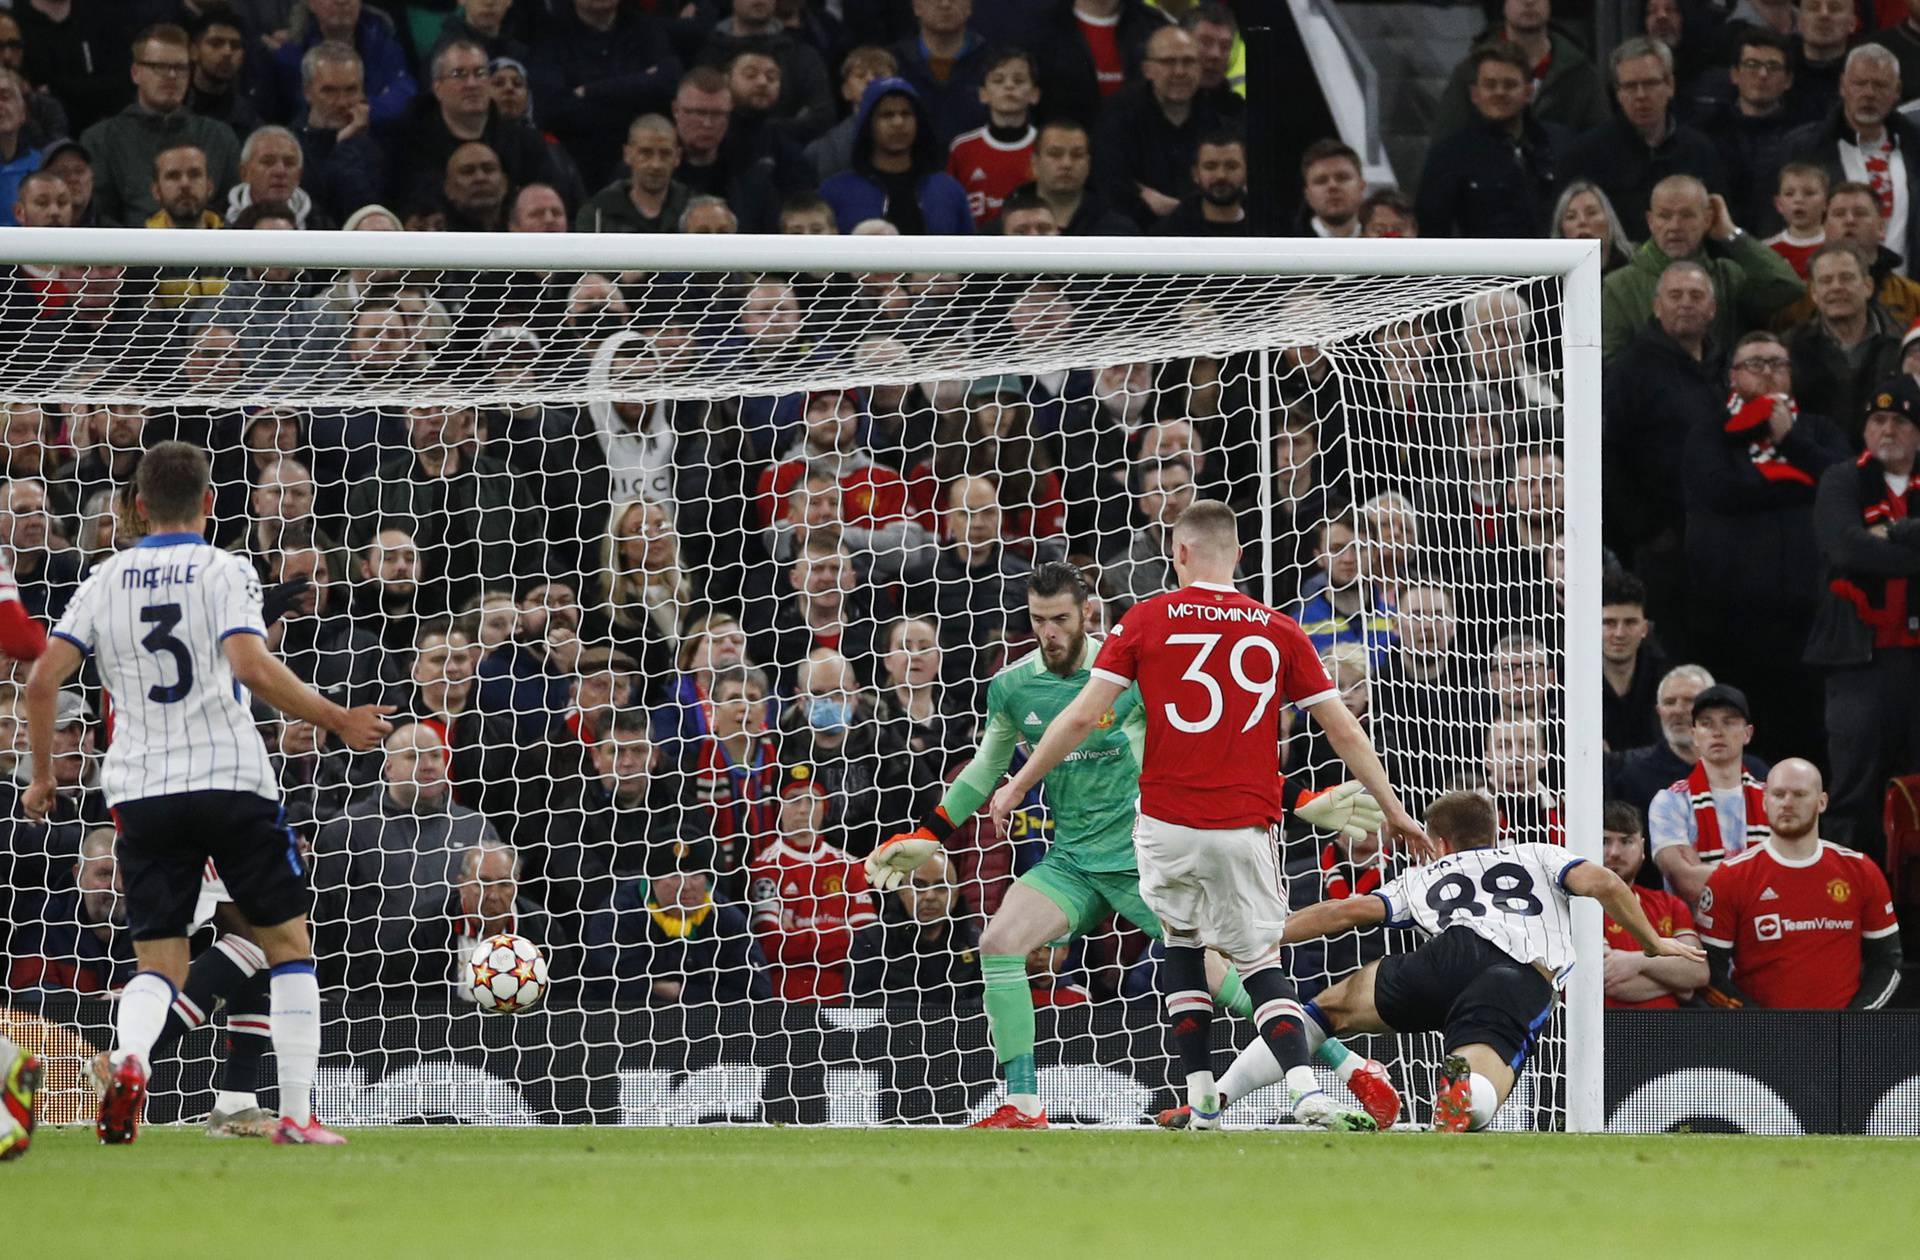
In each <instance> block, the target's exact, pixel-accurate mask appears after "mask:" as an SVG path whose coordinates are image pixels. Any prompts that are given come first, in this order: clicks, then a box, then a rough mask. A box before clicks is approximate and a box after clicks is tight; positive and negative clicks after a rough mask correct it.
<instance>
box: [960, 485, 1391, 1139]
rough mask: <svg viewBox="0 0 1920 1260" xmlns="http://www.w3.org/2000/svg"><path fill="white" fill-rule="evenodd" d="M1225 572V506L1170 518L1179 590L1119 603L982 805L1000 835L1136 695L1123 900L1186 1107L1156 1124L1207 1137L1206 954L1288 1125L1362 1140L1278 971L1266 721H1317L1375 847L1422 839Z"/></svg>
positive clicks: (1273, 615) (1331, 692) (1367, 756)
mask: <svg viewBox="0 0 1920 1260" xmlns="http://www.w3.org/2000/svg"><path fill="white" fill-rule="evenodd" d="M1239 559H1240V544H1239V539H1238V537H1237V535H1236V532H1235V526H1234V517H1233V509H1231V508H1229V507H1228V506H1227V505H1226V504H1224V503H1214V502H1199V503H1195V504H1194V505H1193V506H1192V507H1190V508H1188V509H1187V510H1186V512H1184V513H1183V514H1182V515H1181V517H1180V520H1179V522H1178V523H1177V524H1176V525H1175V526H1174V529H1173V569H1174V573H1175V575H1176V576H1177V577H1178V578H1179V580H1180V583H1181V588H1180V589H1179V590H1177V591H1174V592H1172V593H1170V594H1166V595H1156V596H1154V597H1153V598H1152V599H1149V600H1145V601H1143V602H1141V603H1139V604H1137V605H1135V606H1134V607H1133V608H1132V609H1131V610H1129V611H1128V613H1127V615H1126V616H1125V617H1124V618H1122V619H1121V621H1120V623H1119V624H1118V625H1116V626H1115V627H1114V629H1113V633H1112V634H1111V635H1110V636H1108V638H1107V640H1106V642H1105V643H1103V644H1101V646H1100V650H1099V654H1098V655H1097V656H1096V657H1095V659H1094V662H1093V667H1092V669H1091V671H1090V674H1091V677H1090V678H1089V679H1088V681H1087V683H1086V685H1085V686H1083V687H1082V688H1081V689H1080V693H1079V694H1078V695H1077V696H1075V697H1074V699H1073V702H1072V703H1071V704H1069V705H1067V706H1066V708H1065V709H1063V710H1062V711H1061V713H1060V715H1059V716H1058V717H1057V718H1055V719H1054V720H1053V721H1052V723H1050V724H1049V725H1048V726H1047V732H1046V735H1045V736H1044V737H1043V738H1042V739H1041V740H1040V742H1039V744H1038V746H1036V747H1035V748H1034V750H1033V755H1032V756H1031V757H1030V758H1029V759H1028V761H1027V764H1026V765H1025V766H1024V767H1022V768H1021V770H1020V773H1019V774H1017V775H1015V776H1014V778H1013V780H1012V782H1010V783H1008V784H1007V785H1006V786H1005V787H1003V788H1001V789H1000V791H999V792H998V793H997V794H996V795H995V796H994V798H993V804H992V807H991V808H992V815H993V820H994V824H995V826H996V827H1003V826H1004V824H1005V821H1006V818H1007V815H1008V814H1009V813H1011V812H1012V810H1013V809H1014V807H1015V806H1017V805H1018V804H1019V803H1020V801H1021V800H1022V799H1024V798H1025V796H1026V794H1027V793H1028V792H1029V791H1031V790H1032V788H1033V786H1034V784H1036V783H1038V782H1039V781H1040V780H1041V779H1042V778H1043V777H1044V776H1046V775H1047V774H1048V773H1049V772H1051V771H1052V770H1053V768H1054V767H1055V766H1057V765H1059V764H1060V763H1061V762H1062V761H1064V760H1065V759H1066V758H1067V757H1068V755H1069V754H1071V753H1073V752H1074V750H1075V749H1077V748H1079V747H1080V745H1081V743H1082V741H1083V740H1085V739H1086V737H1087V736H1088V734H1089V733H1090V732H1092V731H1095V730H1097V729H1098V728H1099V724H1100V722H1101V721H1102V719H1103V716H1104V715H1105V714H1107V713H1109V712H1111V711H1112V710H1113V708H1114V706H1115V705H1116V704H1118V703H1120V699H1121V697H1122V695H1124V694H1126V693H1128V692H1129V690H1130V689H1131V688H1133V687H1134V685H1135V682H1136V680H1137V682H1138V685H1139V690H1138V694H1139V696H1140V704H1141V708H1142V709H1144V710H1145V716H1146V740H1145V748H1144V751H1143V756H1142V760H1141V773H1140V796H1139V814H1138V817H1137V819H1136V820H1135V822H1134V827H1133V841H1134V853H1135V857H1136V858H1137V860H1138V862H1139V867H1140V895H1141V897H1142V899H1143V900H1144V901H1145V902H1146V903H1147V905H1148V907H1149V908H1150V909H1151V910H1152V911H1153V913H1154V914H1155V915H1156V916H1157V917H1158V918H1159V920H1160V922H1161V923H1162V924H1163V925H1164V927H1165V929H1166V942H1167V951H1166V960H1165V961H1164V962H1163V963H1162V964H1161V967H1160V981H1161V989H1162V992H1163V994H1164V996H1165V999H1166V1008H1167V1015H1168V1017H1169V1019H1170V1020H1171V1022H1172V1024H1173V1034H1174V1041H1175V1044H1176V1045H1177V1046H1178V1047H1179V1051H1180V1060H1181V1064H1182V1066H1183V1067H1184V1069H1185V1071H1186V1079H1187V1108H1188V1110H1186V1111H1185V1112H1178V1111H1176V1112H1175V1113H1172V1114H1171V1116H1170V1120H1171V1122H1172V1123H1174V1124H1178V1125H1180V1126H1181V1127H1191V1128H1196V1129H1211V1128H1217V1127H1218V1126H1219V1123H1220V1111H1221V1104H1220V1098H1219V1091H1218V1089H1217V1088H1216V1087H1215V1084H1214V1078H1213V1066H1212V1046H1211V1036H1212V1033H1211V1029H1212V1024H1213V998H1212V996H1211V995H1210V994H1209V992H1208V986H1207V975H1206V951H1207V949H1208V947H1211V948H1213V949H1216V950H1218V951H1219V952H1220V953H1222V954H1224V955H1225V956H1226V957H1227V959H1228V960H1229V961H1230V962H1232V963H1233V965H1234V967H1235V968H1236V969H1238V971H1239V974H1240V981H1241V984H1242V985H1244V986H1245V988H1246V991H1247V995H1248V997H1249V998H1250V999H1251V1001H1252V1005H1253V1022H1254V1025H1255V1027H1257V1028H1258V1029H1259V1030H1260V1036H1261V1038H1262V1039H1263V1040H1264V1041H1265V1042H1266V1043H1267V1045H1268V1046H1269V1047H1270V1048H1271V1049H1272V1051H1273V1054H1274V1057H1275V1059H1276V1060H1277V1061H1278V1062H1279V1063H1280V1064H1281V1065H1282V1066H1283V1067H1285V1068H1286V1069H1287V1083H1288V1086H1289V1088H1290V1089H1291V1091H1292V1094H1293V1112H1294V1116H1295V1118H1296V1119H1298V1120H1300V1121H1302V1122H1303V1123H1306V1124H1313V1125H1319V1126H1321V1127H1324V1128H1328V1129H1373V1128H1377V1127H1378V1123H1377V1121H1376V1120H1375V1119H1374V1118H1373V1117H1372V1116H1370V1115H1368V1114H1366V1113H1365V1112H1355V1111H1350V1110H1348V1109H1346V1108H1343V1107H1340V1106H1337V1105H1336V1104H1335V1103H1334V1101H1333V1100H1332V1099H1331V1098H1329V1097H1328V1096H1327V1094H1326V1092H1325V1091H1324V1090H1322V1089H1321V1088H1320V1086H1319V1083H1318V1081H1317V1080H1316V1079H1315V1077H1314V1074H1313V1069H1312V1068H1311V1067H1309V1066H1308V1065H1307V1059H1308V1057H1309V1055H1310V1049H1309V1047H1308V1045H1307V1039H1306V1033H1305V1031H1304V1029H1303V1024H1304V1023H1305V1016H1304V1015H1303V1014H1302V1012H1301V1009H1300V1003H1299V1001H1298V1000H1297V997H1298V994H1297V991H1296V990H1295V989H1294V986H1293V981H1292V980H1291V979H1290V978H1288V976H1287V974H1286V972H1285V970H1284V952H1283V950H1282V946H1281V932H1282V930H1283V929H1284V928H1285V926H1286V922H1287V897H1286V891H1285V886H1284V884H1283V882H1282V880H1281V875H1280V859H1279V853H1278V850H1277V848H1276V846H1275V843H1274V836H1273V833H1272V828H1273V827H1274V826H1275V824H1277V823H1278V822H1279V821H1280V817H1281V813H1282V809H1281V800H1280V757H1279V750H1280V729H1279V728H1280V712H1281V710H1282V709H1283V708H1284V707H1285V706H1286V705H1287V704H1289V703H1292V704H1297V705H1298V706H1299V707H1300V708H1301V709H1302V710H1303V711H1304V712H1306V713H1307V714H1308V715H1309V716H1311V717H1312V718H1313V719H1314V721H1316V722H1318V723H1319V724H1320V726H1321V728H1322V730H1324V731H1325V732H1326V736H1327V741H1328V743H1329V744H1330V745H1331V746H1332V748H1333V749H1334V751H1335V752H1336V753H1338V754H1339V755H1340V757H1341V759H1342V760H1343V761H1345V762H1346V764H1347V767H1348V768H1349V769H1350V770H1352V771H1353V775H1354V778H1355V779H1357V780H1359V782H1360V784H1361V785H1362V786H1363V787H1364V788H1365V789H1366V790H1367V792H1368V793H1369V794H1371V796H1372V798H1373V800H1374V801H1376V802H1377V803H1378V806H1379V808H1380V810H1381V812H1382V814H1383V815H1384V821H1383V822H1382V824H1381V833H1382V839H1383V840H1384V841H1388V842H1391V841H1393V840H1395V839H1399V840H1402V841H1404V842H1406V843H1407V844H1408V846H1409V847H1410V848H1412V849H1413V850H1414V851H1415V852H1416V853H1418V854H1420V855H1422V856H1424V855H1425V853H1426V852H1427V838H1426V835H1425V833H1424V832H1422V831H1421V830H1420V825H1419V824H1418V823H1416V822H1415V821H1414V820H1413V819H1412V818H1411V817H1410V816H1409V815H1408V814H1407V811H1406V810H1405V808H1404V807H1402V806H1401V804H1400V801H1399V798H1398V797H1396V796H1395V795H1394V792H1393V789H1392V788H1391V787H1390V786H1389V785H1388V783H1387V776H1386V772H1385V771H1384V770H1383V769H1381V766H1380V759H1379V758H1378V757H1377V756H1376V755H1375V754H1374V751H1373V745H1372V744H1371V743H1370V742H1368V740H1367V736H1366V732H1365V731H1363V730H1362V729H1361V728H1360V724H1359V722H1358V721H1357V720H1355V718H1354V716H1353V714H1351V713H1350V712H1348V711H1347V708H1346V706H1345V705H1343V704H1342V703H1341V702H1340V696H1339V692H1338V691H1336V690H1335V688H1334V685H1333V683H1332V682H1331V681H1330V680H1329V679H1328V678H1327V673H1326V670H1325V669H1323V668H1322V667H1321V665H1320V660H1319V658H1318V657H1317V656H1315V655H1314V651H1313V647H1312V645H1311V644H1310V643H1309V642H1308V640H1307V636H1306V635H1305V634H1303V633H1302V632H1301V630H1300V627H1299V626H1298V625H1296V624H1294V622H1293V620H1292V619H1291V618H1289V617H1287V616H1285V615H1283V614H1281V613H1279V612H1277V611H1275V610H1274V609H1272V608H1269V607H1267V606H1266V605H1264V604H1261V603H1259V602H1258V601H1256V600H1253V599H1249V598H1248V597H1247V596H1245V595H1242V594H1240V593H1239V592H1238V591H1236V590H1235V589H1234V587H1233V572H1234V569H1235V567H1236V566H1237V565H1238V563H1239ZM1351 1061H1352V1060H1351V1059H1349V1060H1348V1061H1347V1062H1348V1063H1351ZM1351 1083H1352V1082H1351V1081H1349V1085H1351Z"/></svg>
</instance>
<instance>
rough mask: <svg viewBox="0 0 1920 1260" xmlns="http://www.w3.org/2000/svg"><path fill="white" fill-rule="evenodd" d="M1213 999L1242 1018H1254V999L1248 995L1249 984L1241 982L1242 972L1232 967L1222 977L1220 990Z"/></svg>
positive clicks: (1216, 1003) (1218, 1004)
mask: <svg viewBox="0 0 1920 1260" xmlns="http://www.w3.org/2000/svg"><path fill="white" fill-rule="evenodd" d="M1213 1001H1214V1004H1215V1005H1216V1006H1221V1007H1224V1008H1225V1009H1227V1010H1229V1011H1231V1012H1233V1013H1234V1014H1235V1015H1238V1016H1239V1017H1240V1018H1241V1019H1252V1018H1253V999H1252V998H1250V997H1248V996H1247V986H1246V985H1244V984H1241V983H1240V973H1239V972H1237V971H1235V970H1234V969H1233V968H1231V967H1229V968H1227V974H1226V975H1225V976H1223V977H1222V978H1221V980H1220V991H1219V992H1218V993H1216V994H1214V995H1213Z"/></svg>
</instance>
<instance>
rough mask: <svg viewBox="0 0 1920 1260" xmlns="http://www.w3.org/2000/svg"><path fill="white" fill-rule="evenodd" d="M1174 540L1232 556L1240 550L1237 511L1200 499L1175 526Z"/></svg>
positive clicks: (1218, 503) (1214, 501)
mask: <svg viewBox="0 0 1920 1260" xmlns="http://www.w3.org/2000/svg"><path fill="white" fill-rule="evenodd" d="M1173 533H1174V537H1176V538H1178V539H1180V540H1182V541H1184V542H1186V543H1188V544H1190V545H1192V546H1195V547H1199V548H1202V549H1203V550H1207V551H1215V552H1224V553H1227V554H1232V553H1234V552H1236V551H1238V550H1239V549H1240V526H1239V522H1238V521H1237V520H1236V519H1235V518H1234V515H1233V509H1232V508H1230V507H1228V506H1227V505H1226V504H1224V503H1222V502H1220V501H1219V500H1218V499H1198V500H1195V501H1194V502H1193V503H1192V504H1190V505H1189V506H1188V507H1187V510H1186V511H1184V512H1182V513H1181V514H1180V519H1179V520H1178V521H1175V522H1174V526H1173Z"/></svg>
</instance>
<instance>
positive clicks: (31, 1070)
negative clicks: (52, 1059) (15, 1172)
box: [0, 1036, 47, 1160]
mask: <svg viewBox="0 0 1920 1260" xmlns="http://www.w3.org/2000/svg"><path fill="white" fill-rule="evenodd" d="M46 1080H47V1069H46V1064H45V1063H43V1062H42V1061H41V1059H40V1056H39V1055H37V1054H29V1053H27V1051H26V1050H25V1049H24V1048H23V1047H21V1046H20V1045H19V1044H17V1043H16V1042H14V1041H13V1040H11V1039H10V1038H8V1037H4V1036H0V1160H9V1159H19V1158H20V1157H21V1156H22V1155H25V1154H26V1153H27V1145H28V1143H30V1142H31V1141H32V1140H33V1118H34V1112H35V1110H36V1108H37V1107H38V1106H39V1103H40V1090H41V1088H42V1087H43V1086H44V1085H45V1084H46Z"/></svg>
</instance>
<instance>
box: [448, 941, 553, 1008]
mask: <svg viewBox="0 0 1920 1260" xmlns="http://www.w3.org/2000/svg"><path fill="white" fill-rule="evenodd" d="M467 992H468V993H469V994H471V995H472V997H473V1001H474V1004H475V1005H476V1006H478V1007H479V1008H480V1010H481V1011H482V1012H483V1013H484V1014H488V1015H518V1014H520V1013H521V1012H522V1011H529V1010H532V1009H533V1008H534V1007H536V1006H538V1005H540V999H541V998H543V997H545V996H546V995H547V960H546V959H545V958H544V957H542V956H541V953H540V947H539V946H538V945H535V944H534V943H533V942H532V941H530V940H528V939H527V938H526V937H524V936H514V935H512V934H511V933H507V932H502V933H501V934H500V935H498V936H489V937H488V938H487V939H486V940H484V941H481V942H480V944H479V945H477V946H475V947H474V951H473V953H472V954H471V955H469V956H468V958H467Z"/></svg>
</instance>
